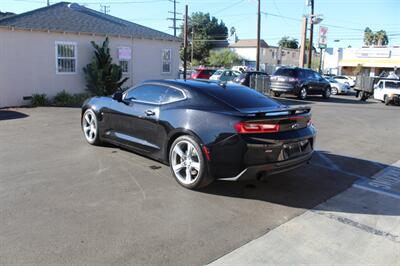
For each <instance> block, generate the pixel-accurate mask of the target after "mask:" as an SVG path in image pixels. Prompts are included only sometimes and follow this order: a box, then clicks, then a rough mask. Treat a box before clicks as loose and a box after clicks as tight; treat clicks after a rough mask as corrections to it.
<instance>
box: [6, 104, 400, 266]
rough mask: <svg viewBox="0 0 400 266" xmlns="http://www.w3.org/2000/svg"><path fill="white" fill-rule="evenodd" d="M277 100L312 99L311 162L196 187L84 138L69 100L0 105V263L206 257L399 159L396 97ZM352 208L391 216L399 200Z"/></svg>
mask: <svg viewBox="0 0 400 266" xmlns="http://www.w3.org/2000/svg"><path fill="white" fill-rule="evenodd" d="M278 100H279V101H282V102H284V103H286V104H294V105H297V104H305V105H311V106H312V110H313V123H314V125H315V126H316V128H317V130H318V136H317V144H316V150H317V152H316V154H315V156H314V158H313V160H312V162H311V164H309V165H306V166H304V167H302V168H299V169H297V170H295V171H292V172H288V173H286V174H281V175H277V176H272V177H271V178H269V179H268V180H267V181H266V182H258V181H254V182H237V183H231V182H223V181H220V182H215V183H213V184H212V185H211V186H209V187H206V188H204V189H202V190H201V191H189V190H186V189H183V188H182V187H180V186H179V185H178V184H177V183H176V182H175V181H174V180H173V178H172V176H171V174H170V172H169V168H168V167H167V166H165V165H162V164H160V163H158V162H155V161H152V160H149V159H147V158H145V157H142V156H139V155H136V154H134V153H131V152H128V151H125V150H122V149H119V148H116V147H112V146H101V147H94V146H90V145H88V144H86V142H85V140H84V138H83V136H82V133H81V130H80V123H79V121H80V110H79V109H75V108H51V107H49V108H18V109H5V110H0V151H1V152H0V220H1V223H0V264H12V263H13V264H25V263H30V264H32V263H34V264H56V263H57V264H62V263H68V264H111V263H112V264H123V263H124V264H127V263H131V264H155V265H160V264H169V265H204V264H207V263H211V262H213V261H215V260H217V259H218V258H220V257H222V256H224V255H225V254H227V253H229V252H231V251H233V250H235V249H237V248H239V247H241V246H243V245H244V244H246V243H248V242H249V241H251V240H254V239H256V238H259V237H261V236H263V235H265V234H266V233H268V232H270V231H272V230H273V229H275V228H278V227H280V226H282V225H284V224H285V223H287V222H289V221H291V220H293V219H295V218H296V217H298V216H300V215H302V214H304V213H305V212H306V211H308V210H310V209H314V208H315V207H316V206H324V207H323V208H324V210H325V211H338V210H337V209H335V208H333V207H332V206H331V205H330V204H324V203H325V202H326V201H327V200H328V199H330V198H332V197H334V196H336V195H338V194H340V193H342V192H344V191H346V190H347V189H348V188H350V187H351V186H352V185H353V183H354V182H356V181H357V180H359V179H360V178H364V179H368V178H370V177H372V176H373V175H375V174H376V173H377V172H379V171H380V170H382V169H384V168H385V167H387V166H388V165H391V164H393V163H395V162H397V161H398V160H400V145H399V132H400V115H399V114H400V107H399V106H385V105H384V104H382V103H378V102H375V101H372V100H369V101H367V102H365V103H362V102H358V101H356V99H355V98H354V97H351V96H335V97H333V98H331V99H330V100H323V99H322V98H320V97H313V98H311V99H310V100H307V101H299V100H296V99H295V98H279V99H278ZM321 204H323V205H321ZM396 204H397V203H396ZM339 211H342V212H347V213H350V214H353V213H352V212H354V210H353V209H351V208H349V209H342V210H339ZM357 213H358V214H363V215H384V216H385V215H387V216H391V217H399V215H400V205H399V208H394V209H391V210H390V211H388V210H386V211H381V210H377V209H368V208H363V209H362V210H361V211H360V210H357ZM396 237H397V236H396ZM399 241H400V239H399Z"/></svg>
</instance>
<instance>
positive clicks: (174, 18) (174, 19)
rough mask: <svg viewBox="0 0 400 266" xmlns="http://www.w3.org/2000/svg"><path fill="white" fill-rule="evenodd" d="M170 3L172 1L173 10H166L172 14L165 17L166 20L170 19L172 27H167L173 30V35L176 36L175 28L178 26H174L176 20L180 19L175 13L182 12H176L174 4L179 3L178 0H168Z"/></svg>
mask: <svg viewBox="0 0 400 266" xmlns="http://www.w3.org/2000/svg"><path fill="white" fill-rule="evenodd" d="M168 1H170V2H171V3H174V11H168V13H170V14H173V16H174V17H173V18H167V20H172V27H169V28H170V29H173V30H174V36H175V37H176V30H177V29H178V27H177V26H176V22H177V21H178V20H182V19H179V18H176V15H182V13H177V12H176V4H179V2H177V1H176V0H168Z"/></svg>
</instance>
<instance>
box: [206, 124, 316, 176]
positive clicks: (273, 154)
mask: <svg viewBox="0 0 400 266" xmlns="http://www.w3.org/2000/svg"><path fill="white" fill-rule="evenodd" d="M315 133H316V132H315V129H314V128H313V127H312V126H309V127H307V128H304V129H300V130H295V131H288V132H279V133H271V134H248V135H247V134H236V135H232V136H230V137H226V138H221V141H219V142H218V143H215V144H214V145H209V146H208V147H207V148H208V150H209V152H210V156H211V159H210V161H209V163H208V168H209V174H210V175H211V176H213V177H214V178H215V179H222V180H239V179H240V180H245V179H256V178H257V177H258V176H259V175H260V174H267V175H270V174H275V173H281V172H284V171H289V170H291V169H293V168H296V167H297V166H300V165H302V164H304V163H306V162H307V161H308V160H309V159H310V157H311V154H312V152H313V149H314V142H315Z"/></svg>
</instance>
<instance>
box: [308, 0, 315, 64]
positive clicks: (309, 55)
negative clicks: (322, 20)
mask: <svg viewBox="0 0 400 266" xmlns="http://www.w3.org/2000/svg"><path fill="white" fill-rule="evenodd" d="M313 19H314V0H311V16H310V43H309V46H308V68H311V60H312V48H313V35H314V22H313Z"/></svg>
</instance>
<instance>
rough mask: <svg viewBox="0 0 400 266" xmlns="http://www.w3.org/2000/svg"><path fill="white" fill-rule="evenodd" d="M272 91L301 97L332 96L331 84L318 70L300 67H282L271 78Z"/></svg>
mask: <svg viewBox="0 0 400 266" xmlns="http://www.w3.org/2000/svg"><path fill="white" fill-rule="evenodd" d="M270 80H271V87H270V88H271V91H272V92H273V93H274V95H275V96H276V97H279V96H280V95H281V94H283V93H288V94H294V95H297V97H299V98H300V99H305V98H307V95H316V94H320V95H322V96H323V97H324V98H329V97H330V96H331V85H330V84H329V82H328V81H327V80H326V79H324V78H323V77H322V76H321V75H320V74H318V73H317V72H315V71H313V70H311V69H307V68H299V67H281V68H279V69H277V70H276V71H275V72H274V74H272V76H271V78H270Z"/></svg>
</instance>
